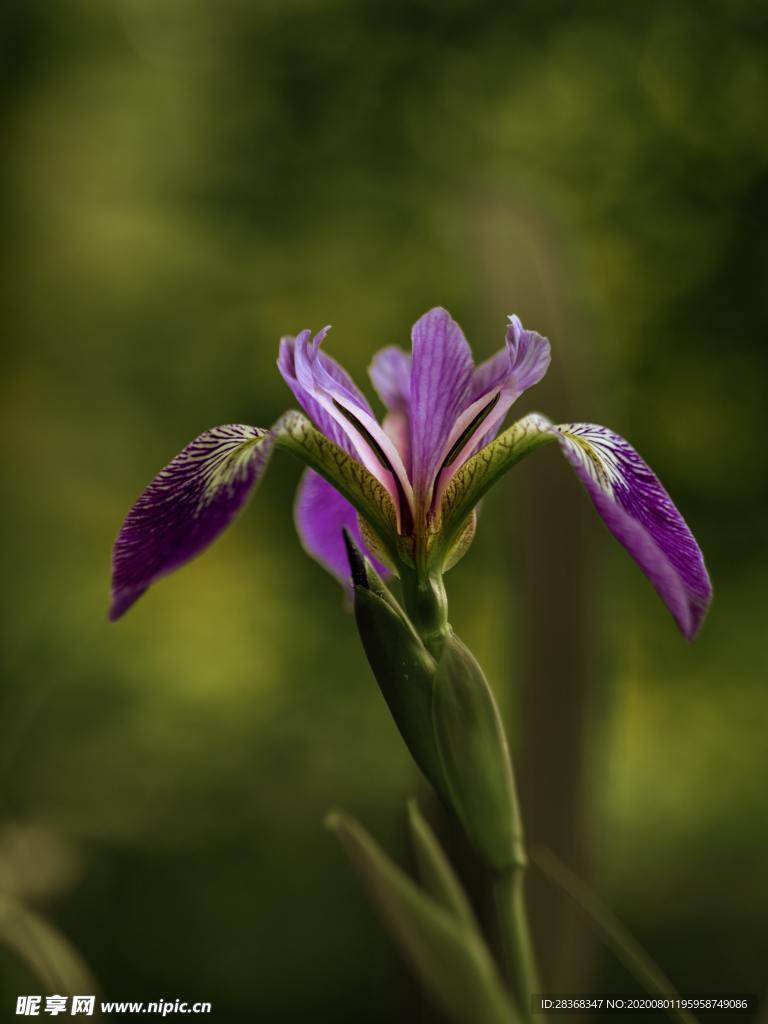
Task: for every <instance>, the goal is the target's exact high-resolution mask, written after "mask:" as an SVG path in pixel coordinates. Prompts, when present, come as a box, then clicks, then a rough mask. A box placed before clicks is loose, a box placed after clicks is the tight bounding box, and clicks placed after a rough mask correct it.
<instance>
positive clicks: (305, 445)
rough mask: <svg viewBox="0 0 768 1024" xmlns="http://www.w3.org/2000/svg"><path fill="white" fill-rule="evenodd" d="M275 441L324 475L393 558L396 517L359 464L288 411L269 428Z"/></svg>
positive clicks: (381, 489) (382, 491) (376, 483)
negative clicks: (355, 510)
mask: <svg viewBox="0 0 768 1024" xmlns="http://www.w3.org/2000/svg"><path fill="white" fill-rule="evenodd" d="M272 432H273V434H274V436H275V443H276V444H277V446H278V447H279V448H283V449H285V450H286V451H289V452H290V453H291V454H292V455H294V456H296V458H298V459H300V460H301V461H302V462H303V463H304V464H305V465H307V466H309V467H310V469H314V471H315V472H316V473H319V474H320V476H322V477H324V478H325V479H326V480H327V481H328V483H330V484H332V485H333V486H334V487H335V488H336V490H337V491H338V492H339V493H340V494H341V495H343V497H345V498H346V499H347V501H348V502H350V504H351V505H353V506H354V507H355V508H356V509H357V511H358V512H359V513H360V514H361V515H362V516H363V517H364V518H365V519H366V520H367V521H368V522H369V523H370V524H371V526H372V527H373V529H374V530H375V531H376V534H377V536H378V537H379V539H380V540H381V542H382V543H383V544H384V545H385V546H386V548H387V551H388V553H389V554H390V557H391V558H393V559H395V560H396V558H397V516H396V512H395V507H394V505H393V504H392V499H391V498H390V496H389V494H388V493H387V491H386V490H385V488H384V487H382V485H381V484H380V483H379V481H378V480H377V479H376V477H375V476H373V475H372V474H371V473H369V472H368V470H367V469H366V468H365V466H363V465H362V463H360V462H358V461H357V460H356V459H353V458H352V457H351V456H350V455H347V453H346V452H345V451H343V450H342V449H341V448H339V446H338V445H337V444H334V442H333V441H331V440H330V439H329V438H327V437H326V436H325V434H322V433H321V432H320V431H319V430H317V429H316V428H315V427H313V426H312V424H311V423H310V422H309V420H308V419H307V417H306V416H303V415H302V414H301V413H299V412H295V411H290V412H287V413H285V415H283V416H281V417H280V419H279V420H278V421H277V423H276V424H275V425H274V427H273V428H272Z"/></svg>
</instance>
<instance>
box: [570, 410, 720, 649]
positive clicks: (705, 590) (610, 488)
mask: <svg viewBox="0 0 768 1024" xmlns="http://www.w3.org/2000/svg"><path fill="white" fill-rule="evenodd" d="M550 429H553V430H554V431H555V432H556V434H557V435H558V440H559V441H560V447H561V449H562V451H563V454H564V455H565V457H566V458H567V459H568V461H569V462H570V464H571V465H572V466H573V468H574V469H575V470H576V474H577V476H578V477H579V479H580V480H581V482H582V483H583V484H584V486H585V487H586V489H587V491H588V492H589V495H590V497H591V498H592V501H593V503H594V505H595V508H596V509H597V511H598V513H599V514H600V516H601V518H602V519H603V520H604V522H605V523H606V525H607V526H608V528H609V529H610V530H611V532H612V533H613V535H614V536H615V537H616V539H617V540H618V541H619V543H621V544H622V545H623V546H624V547H625V548H626V549H627V551H628V552H629V553H630V555H632V557H633V558H634V559H635V561H636V562H637V563H638V565H639V566H640V568H641V569H642V570H643V572H644V573H645V575H646V576H647V577H648V579H649V580H650V581H651V583H652V584H653V585H654V587H655V588H656V591H657V592H658V594H659V596H660V597H661V599H662V600H663V601H664V603H665V604H666V605H667V607H668V608H669V610H670V612H671V613H672V616H673V617H674V619H675V621H676V622H677V625H678V627H679V628H680V631H681V632H682V633H683V635H684V636H686V637H688V638H689V639H690V638H691V637H693V636H694V634H695V633H696V632H697V631H698V629H699V627H700V625H701V623H702V620H703V618H704V615H705V614H706V611H707V608H708V606H709V603H710V600H711V597H712V584H711V582H710V579H709V575H708V573H707V570H706V567H705V565H704V559H703V557H702V554H701V551H700V549H699V546H698V544H697V543H696V540H695V538H694V536H693V534H692V533H691V531H690V529H689V527H688V524H687V523H686V522H685V520H684V519H683V517H682V516H681V515H680V512H679V511H678V510H677V508H676V507H675V504H674V502H673V501H672V499H671V498H670V496H669V494H668V493H667V491H666V490H665V489H664V487H663V485H662V484H661V482H660V480H659V479H658V477H657V476H656V475H655V474H654V472H653V470H652V469H651V468H650V466H648V464H647V463H646V462H644V461H643V459H642V458H641V457H640V456H639V455H638V453H637V452H636V451H635V449H634V448H633V447H632V446H631V445H630V444H629V442H628V441H625V440H624V438H623V437H621V436H620V435H619V434H615V433H614V432H613V431H611V430H608V429H607V428H606V427H601V426H598V425H597V424H594V423H566V424H561V425H559V426H556V427H553V428H550Z"/></svg>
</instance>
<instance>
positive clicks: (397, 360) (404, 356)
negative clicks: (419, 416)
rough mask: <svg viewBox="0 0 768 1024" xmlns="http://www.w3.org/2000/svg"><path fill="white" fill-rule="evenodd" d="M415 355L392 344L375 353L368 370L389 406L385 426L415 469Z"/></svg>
mask: <svg viewBox="0 0 768 1024" xmlns="http://www.w3.org/2000/svg"><path fill="white" fill-rule="evenodd" d="M411 364H412V361H411V355H410V353H409V352H404V351H403V350H402V349H401V348H397V347H396V346H395V345H391V346H389V347H388V348H383V349H381V350H380V351H379V352H377V353H376V355H375V356H374V357H373V362H372V363H371V365H370V367H369V368H368V373H369V375H370V378H371V380H372V381H373V386H374V387H375V388H376V391H377V392H378V395H379V398H380V399H381V400H382V402H383V403H384V405H385V406H386V407H387V414H386V416H385V417H384V422H383V424H382V426H383V427H384V429H385V430H386V432H387V434H388V435H389V437H391V438H392V440H393V442H394V443H395V446H396V447H397V450H398V451H399V452H400V456H401V458H402V460H403V463H404V465H405V469H406V472H407V473H408V474H409V475H410V473H411V422H410V405H411Z"/></svg>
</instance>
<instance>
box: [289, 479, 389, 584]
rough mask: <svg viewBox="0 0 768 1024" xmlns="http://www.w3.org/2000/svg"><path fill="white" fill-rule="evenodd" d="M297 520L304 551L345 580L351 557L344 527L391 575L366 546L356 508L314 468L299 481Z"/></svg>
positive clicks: (379, 567) (383, 570)
mask: <svg viewBox="0 0 768 1024" xmlns="http://www.w3.org/2000/svg"><path fill="white" fill-rule="evenodd" d="M295 519H296V529H297V531H298V533H299V537H300V538H301V542H302V544H303V546H304V550H305V551H306V552H307V554H309V555H311V556H312V558H314V559H316V561H318V562H319V563H320V564H321V565H322V566H323V567H324V568H325V569H327V570H328V572H330V573H331V574H332V575H334V576H335V577H336V578H337V579H339V580H341V582H342V583H346V582H347V581H348V579H349V559H348V557H347V553H346V548H345V547H344V539H343V534H342V530H343V529H345V528H346V529H347V530H349V532H350V533H351V534H352V536H353V538H354V539H355V541H356V543H357V545H358V547H359V548H361V549H362V550H363V551H364V552H365V554H366V555H367V557H368V558H369V559H370V560H371V562H372V564H373V565H374V566H375V567H376V569H377V571H378V572H379V574H380V575H383V576H386V575H388V574H389V570H388V569H386V568H385V567H384V566H383V565H382V564H381V563H380V562H379V560H378V559H377V558H376V557H375V556H374V555H372V554H371V552H370V551H369V550H368V548H367V547H366V544H365V541H364V540H363V537H362V535H361V533H360V525H359V522H358V518H357V512H356V511H355V509H354V508H353V507H352V506H351V505H350V503H349V502H348V501H347V500H346V499H345V498H342V496H341V495H340V494H339V492H338V491H337V490H336V489H335V488H334V487H332V486H331V484H329V483H328V481H327V480H324V479H323V478H322V477H321V476H318V474H317V473H315V472H314V471H313V470H311V469H308V470H307V471H306V472H305V473H304V475H303V476H302V478H301V483H300V484H299V490H298V492H297V494H296V507H295Z"/></svg>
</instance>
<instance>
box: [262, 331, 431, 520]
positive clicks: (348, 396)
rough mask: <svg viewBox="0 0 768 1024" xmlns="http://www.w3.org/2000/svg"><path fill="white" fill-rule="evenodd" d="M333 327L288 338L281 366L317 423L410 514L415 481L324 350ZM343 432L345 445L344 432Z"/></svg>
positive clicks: (400, 511)
mask: <svg viewBox="0 0 768 1024" xmlns="http://www.w3.org/2000/svg"><path fill="white" fill-rule="evenodd" d="M327 331H328V328H325V330H323V331H321V332H320V333H319V334H317V335H316V336H315V338H314V339H313V340H312V342H311V344H310V340H309V333H310V332H309V331H302V332H301V334H299V335H298V336H297V337H296V338H295V339H294V340H293V341H292V340H291V339H289V338H285V339H283V342H282V344H281V349H280V357H279V359H278V367H279V369H280V372H281V373H282V374H283V377H284V378H285V380H286V382H287V383H288V385H289V387H291V388H292V390H293V392H294V394H295V395H296V397H297V398H298V400H299V401H300V402H301V404H302V406H303V407H304V409H305V410H306V412H307V413H308V414H309V416H310V417H311V418H312V419H313V420H314V422H315V424H316V425H317V426H318V427H319V428H320V429H321V430H322V431H323V433H324V434H326V435H327V436H328V437H330V438H331V440H333V441H336V443H337V444H339V445H340V446H341V447H343V448H344V450H345V451H347V452H348V453H349V454H350V455H352V456H354V458H356V459H357V460H358V461H359V462H361V463H362V464H363V465H364V466H365V468H366V469H367V470H368V472H369V473H371V474H372V475H373V476H374V477H376V479H377V480H378V481H379V483H381V484H382V486H383V487H385V488H386V490H387V491H388V492H389V494H390V496H391V498H392V500H393V503H394V505H395V508H396V509H397V510H398V516H399V517H400V521H401V522H402V517H403V516H404V515H406V514H407V509H404V508H402V507H401V506H402V504H403V503H404V504H405V505H406V506H410V502H411V484H410V480H409V478H408V473H407V472H406V469H405V466H404V464H403V460H402V457H401V455H400V453H399V452H398V450H397V447H396V446H395V444H394V443H393V441H392V439H391V438H390V437H389V436H388V435H387V433H386V432H385V431H384V429H383V428H382V427H381V425H380V424H379V423H378V422H377V420H376V417H375V416H374V414H373V410H372V409H371V407H370V405H369V404H368V402H367V401H366V399H365V398H364V397H363V395H362V394H361V392H360V391H359V390H358V388H357V387H356V386H355V384H354V383H353V382H352V379H351V378H350V377H349V375H348V374H347V373H346V372H345V371H344V370H343V369H342V368H341V367H340V366H339V365H338V363H335V362H334V361H333V360H332V359H330V358H329V357H328V356H326V355H325V353H324V352H322V351H321V350H320V344H321V343H322V341H323V339H324V338H325V335H326V333H327ZM342 437H343V439H344V442H343V445H342V443H341V440H340V439H341V438H342Z"/></svg>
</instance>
